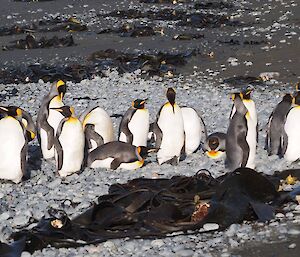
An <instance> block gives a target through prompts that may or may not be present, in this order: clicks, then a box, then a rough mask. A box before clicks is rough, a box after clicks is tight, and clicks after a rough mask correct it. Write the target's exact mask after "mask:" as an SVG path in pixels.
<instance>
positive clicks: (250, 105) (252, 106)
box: [243, 99, 257, 126]
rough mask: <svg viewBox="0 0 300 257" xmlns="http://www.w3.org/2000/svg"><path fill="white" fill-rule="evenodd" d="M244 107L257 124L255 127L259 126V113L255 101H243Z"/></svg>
mask: <svg viewBox="0 0 300 257" xmlns="http://www.w3.org/2000/svg"><path fill="white" fill-rule="evenodd" d="M243 103H244V105H245V106H246V108H247V110H248V112H249V115H250V117H251V119H252V121H253V123H254V124H255V126H256V125H257V112H256V108H255V103H254V101H253V100H251V99H250V100H247V99H245V100H243Z"/></svg>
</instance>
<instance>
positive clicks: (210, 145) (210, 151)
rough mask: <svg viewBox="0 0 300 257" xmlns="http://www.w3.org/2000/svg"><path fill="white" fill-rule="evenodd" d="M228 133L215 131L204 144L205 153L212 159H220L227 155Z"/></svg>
mask: <svg viewBox="0 0 300 257" xmlns="http://www.w3.org/2000/svg"><path fill="white" fill-rule="evenodd" d="M225 141H226V134H225V133H222V132H215V133H212V134H210V135H209V136H208V137H207V139H206V141H205V143H204V146H203V150H204V152H205V154H206V155H207V156H208V157H210V158H212V159H219V158H221V157H223V156H224V155H225V149H226V148H225Z"/></svg>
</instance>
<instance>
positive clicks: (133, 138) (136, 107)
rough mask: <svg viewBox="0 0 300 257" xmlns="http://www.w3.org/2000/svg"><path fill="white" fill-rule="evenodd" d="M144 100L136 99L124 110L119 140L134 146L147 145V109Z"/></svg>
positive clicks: (148, 124)
mask: <svg viewBox="0 0 300 257" xmlns="http://www.w3.org/2000/svg"><path fill="white" fill-rule="evenodd" d="M145 103H146V100H142V99H136V100H134V101H133V102H132V106H131V107H130V108H129V109H128V110H127V111H126V112H125V114H124V116H123V118H122V120H121V123H120V127H119V141H121V142H127V143H130V144H132V145H135V146H147V139H148V132H149V126H150V123H149V111H148V109H146V108H145Z"/></svg>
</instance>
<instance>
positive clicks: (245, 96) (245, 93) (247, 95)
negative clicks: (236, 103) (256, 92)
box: [240, 88, 253, 100]
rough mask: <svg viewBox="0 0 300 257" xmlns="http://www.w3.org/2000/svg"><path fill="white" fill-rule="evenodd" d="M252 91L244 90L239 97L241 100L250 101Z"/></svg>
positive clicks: (249, 89) (250, 89)
mask: <svg viewBox="0 0 300 257" xmlns="http://www.w3.org/2000/svg"><path fill="white" fill-rule="evenodd" d="M252 91H253V89H252V88H246V89H244V90H243V91H242V92H241V93H240V96H241V98H242V99H243V100H250V99H251V92H252Z"/></svg>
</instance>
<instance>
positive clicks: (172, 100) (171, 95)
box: [167, 87, 176, 106]
mask: <svg viewBox="0 0 300 257" xmlns="http://www.w3.org/2000/svg"><path fill="white" fill-rule="evenodd" d="M175 97H176V92H175V90H174V89H173V88H171V87H169V88H168V90H167V98H168V101H169V103H170V104H171V105H172V106H174V104H175Z"/></svg>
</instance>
